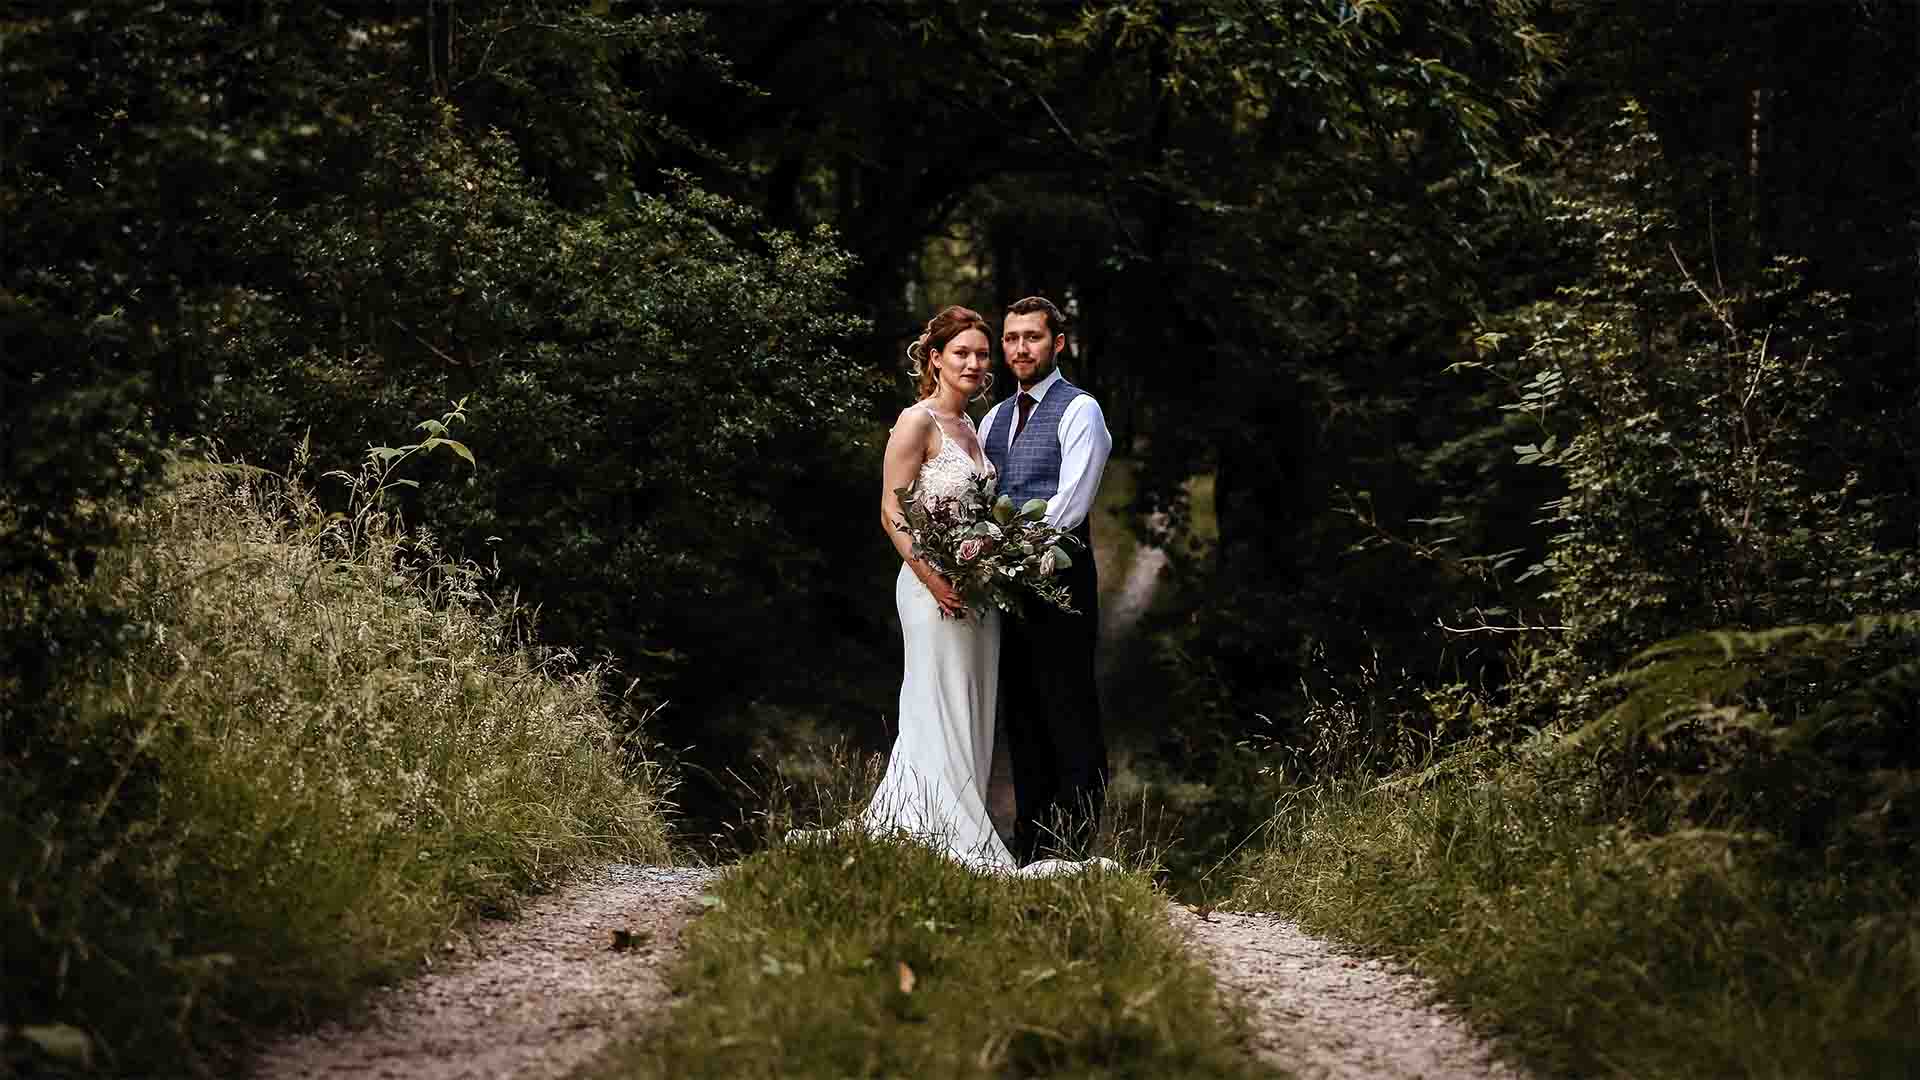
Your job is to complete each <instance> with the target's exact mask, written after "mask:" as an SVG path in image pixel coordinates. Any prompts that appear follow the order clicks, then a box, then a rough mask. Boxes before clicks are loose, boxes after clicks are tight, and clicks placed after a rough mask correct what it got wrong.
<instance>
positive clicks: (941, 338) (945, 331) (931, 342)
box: [907, 304, 993, 400]
mask: <svg viewBox="0 0 1920 1080" xmlns="http://www.w3.org/2000/svg"><path fill="white" fill-rule="evenodd" d="M969 330H978V331H980V332H981V333H982V334H984V335H986V338H987V340H988V341H989V342H991V341H992V340H993V328H992V327H990V326H988V325H987V320H986V319H985V318H983V317H982V316H981V314H980V313H979V312H977V311H975V310H973V309H972V308H964V307H961V306H959V305H958V304H955V305H954V306H952V307H948V308H943V309H941V311H940V314H938V315H935V316H934V317H933V318H931V319H928V320H927V328H926V329H925V330H924V331H922V332H921V334H920V336H919V337H918V338H915V339H914V342H913V344H911V345H909V346H907V374H909V375H912V376H913V377H914V389H915V390H916V391H918V393H919V395H920V397H921V398H922V399H923V400H924V399H926V398H930V397H932V396H933V393H934V391H936V390H938V389H940V378H939V371H938V370H937V369H936V368H935V367H934V366H933V354H934V353H937V352H940V351H942V350H944V349H945V348H946V347H947V342H949V341H952V340H953V339H954V338H957V337H959V336H960V335H961V334H964V333H966V332H967V331H969Z"/></svg>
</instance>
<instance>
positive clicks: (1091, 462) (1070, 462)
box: [980, 368, 1113, 532]
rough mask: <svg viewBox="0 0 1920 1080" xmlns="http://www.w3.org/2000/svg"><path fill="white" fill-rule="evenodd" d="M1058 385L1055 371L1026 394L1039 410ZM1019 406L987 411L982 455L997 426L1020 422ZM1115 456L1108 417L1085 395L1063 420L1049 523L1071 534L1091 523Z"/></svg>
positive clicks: (1069, 404)
mask: <svg viewBox="0 0 1920 1080" xmlns="http://www.w3.org/2000/svg"><path fill="white" fill-rule="evenodd" d="M1059 381H1060V369H1059V368H1054V369H1053V371H1051V372H1049V373H1048V375H1047V377H1046V378H1044V379H1041V380H1040V382H1039V384H1038V385H1036V386H1034V388H1033V389H1031V390H1028V391H1027V393H1028V394H1031V395H1032V396H1033V403H1034V407H1035V408H1038V407H1039V405H1040V402H1042V401H1044V400H1046V396H1047V391H1048V390H1051V389H1053V385H1054V384H1055V383H1057V382H1059ZM1019 400H1020V398H1019V395H1018V394H1016V395H1015V396H1013V397H1010V398H1008V399H1007V400H1005V401H1003V402H1001V403H1000V404H998V405H995V406H994V407H993V408H991V409H988V410H987V415H986V416H985V417H984V418H983V419H982V420H981V421H980V447H981V449H982V450H985V449H986V448H987V447H988V446H991V445H992V443H990V442H988V440H989V439H992V438H993V437H994V434H993V429H994V425H995V424H996V423H998V422H1002V421H1004V422H1005V423H1009V424H1011V423H1014V422H1015V421H1016V419H1017V418H1018V416H1019V413H1018V412H1017V411H1016V410H1015V408H1014V405H1015V403H1016V402H1018V401H1019ZM1112 453H1113V436H1112V435H1111V434H1110V433H1108V431H1107V417H1106V414H1105V413H1103V412H1101V411H1100V403H1099V402H1097V401H1095V400H1093V395H1092V394H1088V393H1082V394H1081V395H1080V396H1079V397H1077V398H1074V399H1073V400H1072V401H1069V402H1067V409H1066V411H1065V412H1063V413H1061V414H1060V489H1059V490H1058V491H1056V492H1055V493H1054V496H1053V498H1051V499H1048V500H1047V521H1048V523H1050V524H1051V525H1053V527H1054V528H1057V529H1060V530H1062V531H1064V532H1072V531H1073V530H1075V529H1077V528H1079V527H1080V523H1081V522H1083V521H1085V520H1087V515H1088V514H1090V513H1092V512H1093V497H1094V496H1095V495H1096V494H1098V493H1099V491H1100V475H1101V474H1102V473H1104V472H1105V471H1106V469H1107V457H1108V455H1110V454H1112Z"/></svg>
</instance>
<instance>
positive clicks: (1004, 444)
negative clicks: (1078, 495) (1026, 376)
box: [986, 378, 1086, 533]
mask: <svg viewBox="0 0 1920 1080" xmlns="http://www.w3.org/2000/svg"><path fill="white" fill-rule="evenodd" d="M1084 393H1086V391H1085V390H1082V389H1080V388H1079V387H1077V386H1075V385H1073V384H1072V383H1070V382H1068V381H1067V380H1066V379H1065V378H1062V379H1061V380H1060V381H1059V382H1057V383H1055V384H1054V385H1053V387H1052V388H1051V389H1049V390H1048V391H1047V396H1046V397H1044V398H1041V399H1040V402H1039V404H1037V405H1035V406H1034V407H1033V412H1032V414H1031V415H1029V416H1028V417H1027V426H1026V427H1025V428H1024V429H1023V430H1022V431H1021V432H1020V438H1019V439H1015V438H1014V437H1013V426H1014V425H1015V424H1017V423H1019V421H1020V411H1019V408H1018V399H1017V398H1010V399H1008V401H1007V408H1006V409H1005V410H1004V412H1005V413H1006V415H1005V416H1002V417H999V418H998V419H997V420H996V422H995V423H994V429H993V431H992V433H990V434H989V436H988V438H987V447H986V450H987V460H988V461H991V462H993V467H994V469H996V470H997V471H998V472H999V473H1000V481H999V485H998V488H999V491H1000V493H1001V494H1002V495H1011V496H1013V502H1014V505H1015V506H1018V505H1020V504H1021V503H1024V502H1026V501H1027V500H1028V499H1051V498H1053V497H1054V495H1056V494H1057V493H1059V491H1060V417H1062V416H1064V415H1065V414H1066V411H1067V404H1068V403H1069V402H1071V401H1072V400H1073V399H1074V398H1077V397H1079V396H1080V395H1081V394H1084ZM1085 530H1086V524H1085V523H1084V522H1083V523H1082V524H1081V527H1080V528H1079V529H1076V530H1074V531H1075V532H1076V533H1079V532H1083V531H1085Z"/></svg>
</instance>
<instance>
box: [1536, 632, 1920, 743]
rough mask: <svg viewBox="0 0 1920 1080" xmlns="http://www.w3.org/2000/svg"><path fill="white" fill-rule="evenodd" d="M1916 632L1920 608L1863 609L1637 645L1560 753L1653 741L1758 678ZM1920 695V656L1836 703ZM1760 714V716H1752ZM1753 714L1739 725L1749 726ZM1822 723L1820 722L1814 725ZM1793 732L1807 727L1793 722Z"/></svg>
mask: <svg viewBox="0 0 1920 1080" xmlns="http://www.w3.org/2000/svg"><path fill="white" fill-rule="evenodd" d="M1916 633H1920V611H1897V612H1888V613H1884V614H1876V615H1863V616H1860V617H1859V618H1856V619H1852V620H1849V621H1847V622H1844V623H1808V624H1801V625H1794V626H1779V627H1772V628H1770V629H1765V630H1709V631H1702V632H1699V633H1694V634H1687V635H1684V636H1681V637H1677V638H1670V639H1668V640H1666V641H1662V642H1660V643H1658V644H1656V645H1653V646H1651V647H1649V648H1647V649H1644V650H1642V651H1641V652H1640V653H1639V654H1638V655H1636V656H1635V657H1634V658H1633V659H1632V660H1631V661H1629V662H1628V666H1627V667H1626V668H1624V669H1622V670H1621V671H1619V672H1616V673H1615V674H1613V675H1611V676H1608V677H1607V678H1606V679H1604V680H1602V681H1601V683H1600V685H1601V686H1602V687H1606V688H1615V689H1624V690H1626V691H1628V693H1627V696H1626V697H1625V698H1623V699H1622V700H1621V701H1620V702H1619V704H1617V705H1615V706H1613V707H1612V708H1610V709H1608V710H1607V711H1606V712H1604V713H1602V714H1600V716H1598V717H1596V718H1595V719H1593V720H1591V721H1589V722H1588V723H1586V724H1584V725H1582V726H1581V727H1580V728H1578V729H1577V730H1575V731H1574V732H1573V733H1572V734H1571V735H1569V736H1567V737H1566V738H1565V739H1563V740H1561V742H1560V748H1561V750H1562V751H1563V752H1564V751H1572V750H1577V749H1586V748H1590V747H1591V746H1592V745H1594V744H1595V743H1598V742H1602V741H1616V742H1641V741H1652V742H1658V741H1659V740H1660V739H1662V738H1664V737H1666V736H1667V735H1670V734H1672V733H1673V732H1674V731H1675V730H1677V729H1679V728H1681V727H1683V726H1685V725H1687V724H1688V723H1690V722H1692V721H1693V720H1694V719H1696V718H1698V717H1699V716H1700V715H1701V713H1702V710H1705V709H1712V708H1714V707H1716V706H1719V705H1722V704H1724V703H1725V702H1727V701H1728V700H1729V699H1730V698H1732V697H1734V696H1735V695H1737V694H1739V693H1740V692H1741V691H1742V690H1745V689H1746V688H1747V687H1748V686H1749V685H1750V684H1752V683H1753V682H1754V681H1755V680H1757V679H1760V678H1762V677H1764V676H1766V675H1769V674H1772V673H1775V672H1778V671H1781V670H1784V669H1786V668H1788V667H1790V666H1792V665H1795V664H1800V663H1805V662H1807V661H1810V660H1820V659H1826V660H1830V661H1831V660H1835V659H1838V658H1840V657H1843V656H1844V655H1845V654H1846V653H1847V652H1848V651H1850V650H1853V649H1857V648H1859V647H1861V646H1863V645H1865V644H1867V643H1868V642H1869V641H1870V640H1872V639H1874V638H1875V637H1877V636H1881V635H1887V636H1898V635H1905V634H1916ZM1916 696H1920V661H1908V662H1904V663H1901V664H1899V665H1896V666H1895V667H1893V668H1891V669H1889V670H1887V671H1885V672H1882V673H1880V674H1879V675H1876V676H1874V677H1873V678H1872V679H1871V680H1869V681H1868V682H1867V684H1866V686H1864V687H1862V688H1860V690H1859V691H1857V692H1856V693H1854V694H1849V695H1847V696H1846V697H1845V698H1843V699H1840V700H1836V701H1834V702H1831V703H1830V704H1829V707H1828V709H1826V710H1822V712H1823V714H1825V713H1827V712H1829V711H1831V710H1833V709H1835V708H1858V707H1859V706H1861V705H1867V706H1869V707H1871V706H1872V705H1873V704H1879V703H1893V702H1899V701H1910V700H1913V699H1914V698H1915V697H1916ZM1755 715H1759V714H1755ZM1752 719H1753V717H1752V716H1749V722H1748V723H1743V724H1742V725H1741V726H1742V727H1749V728H1750V727H1752V726H1753V725H1752V723H1751V720H1752ZM1816 726H1821V725H1816ZM1793 730H1795V731H1800V732H1803V733H1804V732H1806V731H1808V729H1807V728H1805V727H1804V726H1802V725H1795V728H1794V729H1793Z"/></svg>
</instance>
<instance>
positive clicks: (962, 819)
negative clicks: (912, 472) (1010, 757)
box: [862, 409, 1016, 873]
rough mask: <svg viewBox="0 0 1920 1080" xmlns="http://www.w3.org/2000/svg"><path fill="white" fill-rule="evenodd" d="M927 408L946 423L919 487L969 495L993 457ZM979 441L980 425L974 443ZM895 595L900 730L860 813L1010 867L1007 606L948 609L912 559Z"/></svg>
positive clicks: (883, 829) (999, 867)
mask: <svg viewBox="0 0 1920 1080" xmlns="http://www.w3.org/2000/svg"><path fill="white" fill-rule="evenodd" d="M927 412H928V415H930V416H933V422H934V426H935V427H937V428H939V429H940V449H939V451H938V452H937V453H935V454H934V455H933V457H931V458H929V459H927V461H926V463H925V464H924V465H922V466H921V467H920V480H919V483H920V490H921V491H922V492H923V493H924V494H925V496H926V497H927V498H930V499H941V498H952V497H959V496H963V495H964V494H965V493H966V491H967V489H968V488H969V487H971V486H972V485H973V483H974V481H975V480H976V478H978V477H980V476H983V475H984V476H991V475H992V474H993V466H992V465H991V464H988V463H986V462H983V461H979V460H976V459H975V458H974V457H973V456H972V453H970V452H969V450H968V449H967V448H966V447H964V446H962V445H961V443H960V440H958V439H955V438H953V437H952V436H950V435H948V434H947V431H946V428H945V426H944V424H943V422H942V420H941V419H940V417H939V416H937V415H934V413H933V410H931V409H929V410H927ZM962 422H968V423H970V422H969V421H964V419H963V421H962ZM979 442H980V440H979V435H978V432H977V431H976V432H975V433H974V439H973V443H974V446H975V447H978V446H979ZM893 602H894V606H895V608H896V609H897V610H898V611H899V613H900V630H901V633H902V636H903V637H904V639H905V642H906V673H905V676H904V677H903V678H902V679H901V681H900V734H899V736H898V737H897V738H896V739H895V740H894V743H893V752H892V753H891V754H890V755H888V757H887V771H886V775H885V776H883V777H882V778H881V780H880V786H879V787H878V788H876V789H875V790H874V793H873V799H872V800H871V801H870V802H869V803H868V804H867V810H866V813H865V814H864V815H863V816H862V823H863V824H864V825H865V826H866V828H867V829H868V830H869V831H871V832H874V833H876V834H882V835H887V834H902V833H904V834H905V835H907V836H909V837H911V838H912V839H914V840H917V841H919V842H921V843H924V844H928V845H930V846H932V847H934V848H935V849H937V850H939V851H942V852H944V853H946V854H947V855H949V856H951V857H953V858H955V859H958V860H960V861H961V862H963V863H966V864H967V865H969V866H972V867H974V868H976V869H979V870H985V871H995V872H1001V873H1011V872H1013V871H1014V868H1015V866H1016V863H1015V861H1014V858H1013V855H1012V853H1011V852H1009V851H1008V850H1007V846H1006V844H1005V843H1003V842H1002V841H1001V839H1000V834H999V833H998V832H996V831H995V830H994V827H993V820H992V818H991V817H990V816H989V815H988V813H987V799H986V795H987V777H988V776H989V774H990V773H991V772H992V769H993V712H994V695H995V694H996V693H997V692H998V688H999V683H1000V612H998V611H994V610H989V611H988V612H987V613H986V614H985V615H981V614H980V613H978V612H975V613H972V614H970V615H968V616H967V617H966V618H961V619H955V618H949V617H947V616H944V615H942V614H941V613H940V605H939V604H938V603H936V602H935V601H934V599H933V594H932V593H929V592H928V591H927V587H926V586H925V585H922V584H921V583H920V579H919V578H917V577H915V576H914V575H913V571H912V570H910V569H908V567H907V565H906V564H905V563H901V564H900V574H899V576H898V577H897V578H895V579H894V584H893Z"/></svg>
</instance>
